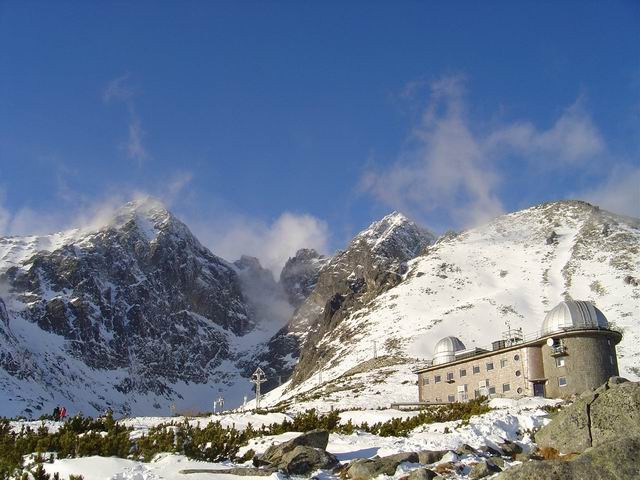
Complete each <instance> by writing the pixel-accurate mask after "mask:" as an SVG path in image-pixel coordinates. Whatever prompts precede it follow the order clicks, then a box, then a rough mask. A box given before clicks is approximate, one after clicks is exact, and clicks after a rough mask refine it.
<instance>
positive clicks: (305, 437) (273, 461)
mask: <svg viewBox="0 0 640 480" xmlns="http://www.w3.org/2000/svg"><path fill="white" fill-rule="evenodd" d="M328 443H329V432H328V431H326V430H311V431H310V432H307V433H303V434H302V435H300V436H298V437H296V438H294V439H292V440H289V441H287V442H283V443H280V444H278V445H271V446H270V447H269V448H267V450H266V451H265V452H264V453H263V454H262V455H259V456H256V457H255V458H254V459H253V464H254V465H255V466H256V467H259V466H263V465H274V466H279V465H280V464H281V462H282V459H283V457H284V455H285V454H287V453H289V452H292V451H293V450H294V449H295V448H296V447H310V448H317V449H320V450H325V449H326V448H327V444H328Z"/></svg>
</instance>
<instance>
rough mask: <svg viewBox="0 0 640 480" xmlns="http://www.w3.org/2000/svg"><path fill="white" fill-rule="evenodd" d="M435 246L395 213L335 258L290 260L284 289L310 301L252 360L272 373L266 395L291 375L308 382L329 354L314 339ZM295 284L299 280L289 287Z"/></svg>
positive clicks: (309, 255) (306, 254)
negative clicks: (321, 358) (317, 359)
mask: <svg viewBox="0 0 640 480" xmlns="http://www.w3.org/2000/svg"><path fill="white" fill-rule="evenodd" d="M434 241H435V237H434V235H433V234H431V233H430V232H427V231H425V230H423V229H422V228H420V227H419V226H418V225H416V224H415V223H414V222H412V221H410V220H409V219H407V218H406V217H405V216H404V215H402V214H400V213H397V212H394V213H392V214H390V215H387V216H386V217H384V218H383V219H382V220H380V221H377V222H374V223H373V224H371V225H370V226H369V227H368V228H366V229H365V230H363V231H362V232H360V233H359V234H358V235H357V236H356V237H355V238H354V239H353V240H352V241H351V242H350V243H349V245H348V246H347V248H346V249H345V250H344V251H340V252H337V253H336V254H335V255H334V256H333V257H330V258H324V257H319V256H318V255H317V254H316V253H315V252H313V251H310V250H300V251H299V252H298V253H297V255H296V256H295V257H294V258H291V259H289V261H288V262H287V264H286V265H285V268H284V270H283V272H282V275H281V280H285V281H284V282H283V283H284V285H285V287H286V286H287V285H289V286H291V285H294V286H296V287H299V286H300V285H305V287H304V288H296V289H293V290H291V289H290V291H294V292H295V293H296V294H297V295H298V297H305V295H306V297H305V298H304V301H303V302H302V303H300V304H299V305H298V308H297V309H296V311H295V313H294V314H293V317H292V318H291V320H290V321H289V323H288V324H287V325H286V326H285V327H284V328H283V329H282V330H281V331H280V332H278V334H277V335H275V336H274V337H273V338H271V339H270V340H269V342H268V343H267V344H266V345H265V346H264V348H262V349H259V350H258V354H257V355H256V356H255V357H254V359H253V362H252V363H254V364H259V365H260V366H261V367H262V368H263V370H264V371H265V372H266V373H267V377H268V379H269V380H268V382H267V383H266V385H265V387H266V390H269V389H270V388H273V387H275V386H276V385H278V384H279V383H280V382H281V381H283V380H286V379H288V378H289V376H290V375H291V373H292V372H294V378H293V382H294V383H297V382H301V381H302V380H304V379H305V378H307V376H308V375H309V374H311V373H312V370H313V366H314V365H315V357H316V356H323V355H324V354H325V353H324V352H323V351H321V350H317V349H316V348H315V339H316V338H321V337H322V335H323V334H324V332H326V331H327V330H331V329H333V328H334V325H335V323H336V322H339V321H340V318H342V317H343V316H344V315H345V312H348V311H350V310H352V309H354V308H357V307H358V306H359V305H361V304H363V302H367V301H369V300H371V299H373V298H375V297H376V296H377V295H379V294H380V293H382V292H384V291H386V290H387V289H389V288H391V287H392V286H393V285H395V284H396V283H397V282H398V281H399V280H400V278H401V274H402V272H403V271H404V269H405V268H406V262H407V261H408V260H411V259H412V258H414V257H415V256H416V255H418V254H419V253H420V252H421V251H423V250H424V248H425V247H426V246H427V245H430V244H432V243H433V242H434ZM300 272H302V274H300ZM294 273H297V275H294ZM291 278H296V279H297V280H294V281H288V280H289V279H291ZM309 286H311V287H312V289H311V288H309ZM294 367H295V371H294Z"/></svg>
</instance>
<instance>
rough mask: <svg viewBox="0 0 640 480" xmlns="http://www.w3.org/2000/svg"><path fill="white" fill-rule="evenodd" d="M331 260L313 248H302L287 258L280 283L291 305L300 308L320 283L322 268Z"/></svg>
mask: <svg viewBox="0 0 640 480" xmlns="http://www.w3.org/2000/svg"><path fill="white" fill-rule="evenodd" d="M329 260H330V257H325V256H324V255H320V254H319V253H318V252H316V251H315V250H314V249H312V248H302V249H300V250H298V251H297V252H296V254H295V256H293V257H291V258H289V260H287V263H285V265H284V268H283V269H282V272H280V284H281V285H282V287H283V288H284V291H285V292H286V293H287V296H288V298H289V302H290V303H291V305H293V306H294V307H295V308H298V307H299V306H300V305H301V304H302V302H304V301H305V300H306V299H307V297H308V296H309V295H310V294H311V292H312V291H313V289H314V288H315V287H316V283H318V277H319V276H320V272H321V270H322V268H323V267H324V266H325V265H326V264H327V263H328V262H329Z"/></svg>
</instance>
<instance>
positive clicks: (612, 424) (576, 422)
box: [535, 377, 640, 453]
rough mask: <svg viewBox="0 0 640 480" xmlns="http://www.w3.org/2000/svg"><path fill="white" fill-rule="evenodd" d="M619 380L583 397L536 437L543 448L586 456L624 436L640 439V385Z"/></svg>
mask: <svg viewBox="0 0 640 480" xmlns="http://www.w3.org/2000/svg"><path fill="white" fill-rule="evenodd" d="M623 380H624V379H621V378H620V377H615V378H614V379H611V380H610V381H609V382H607V383H606V384H604V385H603V386H601V387H598V389H596V390H595V391H594V392H588V393H587V394H586V395H582V396H580V397H579V398H578V399H577V400H576V401H575V402H574V403H573V404H572V405H570V406H568V407H566V408H564V409H563V410H561V411H560V412H558V413H557V414H556V416H555V417H554V418H553V420H552V421H551V423H549V424H548V425H546V426H545V427H543V428H542V429H541V430H540V431H539V432H538V433H536V435H535V440H536V443H537V444H538V445H539V446H540V447H547V448H553V449H555V450H557V451H559V452H561V453H571V452H583V451H585V450H586V449H587V448H589V447H591V446H596V445H599V444H600V443H602V442H606V441H608V440H610V439H615V438H620V437H622V436H634V435H640V383H638V382H628V381H627V382H625V381H623Z"/></svg>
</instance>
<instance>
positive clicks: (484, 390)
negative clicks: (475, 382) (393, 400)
mask: <svg viewBox="0 0 640 480" xmlns="http://www.w3.org/2000/svg"><path fill="white" fill-rule="evenodd" d="M567 383H568V382H567V378H566V377H558V386H559V387H566V386H567ZM485 385H486V386H484V387H481V388H480V389H478V390H474V391H473V394H474V398H478V397H481V396H487V395H488V396H491V395H495V394H496V387H494V386H490V385H489V380H488V379H487V380H485ZM510 391H511V384H509V383H503V384H502V393H507V392H510ZM516 391H517V392H518V394H519V395H521V394H522V393H523V390H522V388H521V387H518V389H517V390H516ZM467 400H468V397H467V384H465V385H463V386H461V387H459V391H458V401H462V402H466V401H467ZM435 401H436V402H441V401H442V399H441V398H440V397H436V399H435ZM447 401H448V402H449V403H453V402H455V401H456V396H455V395H448V396H447Z"/></svg>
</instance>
